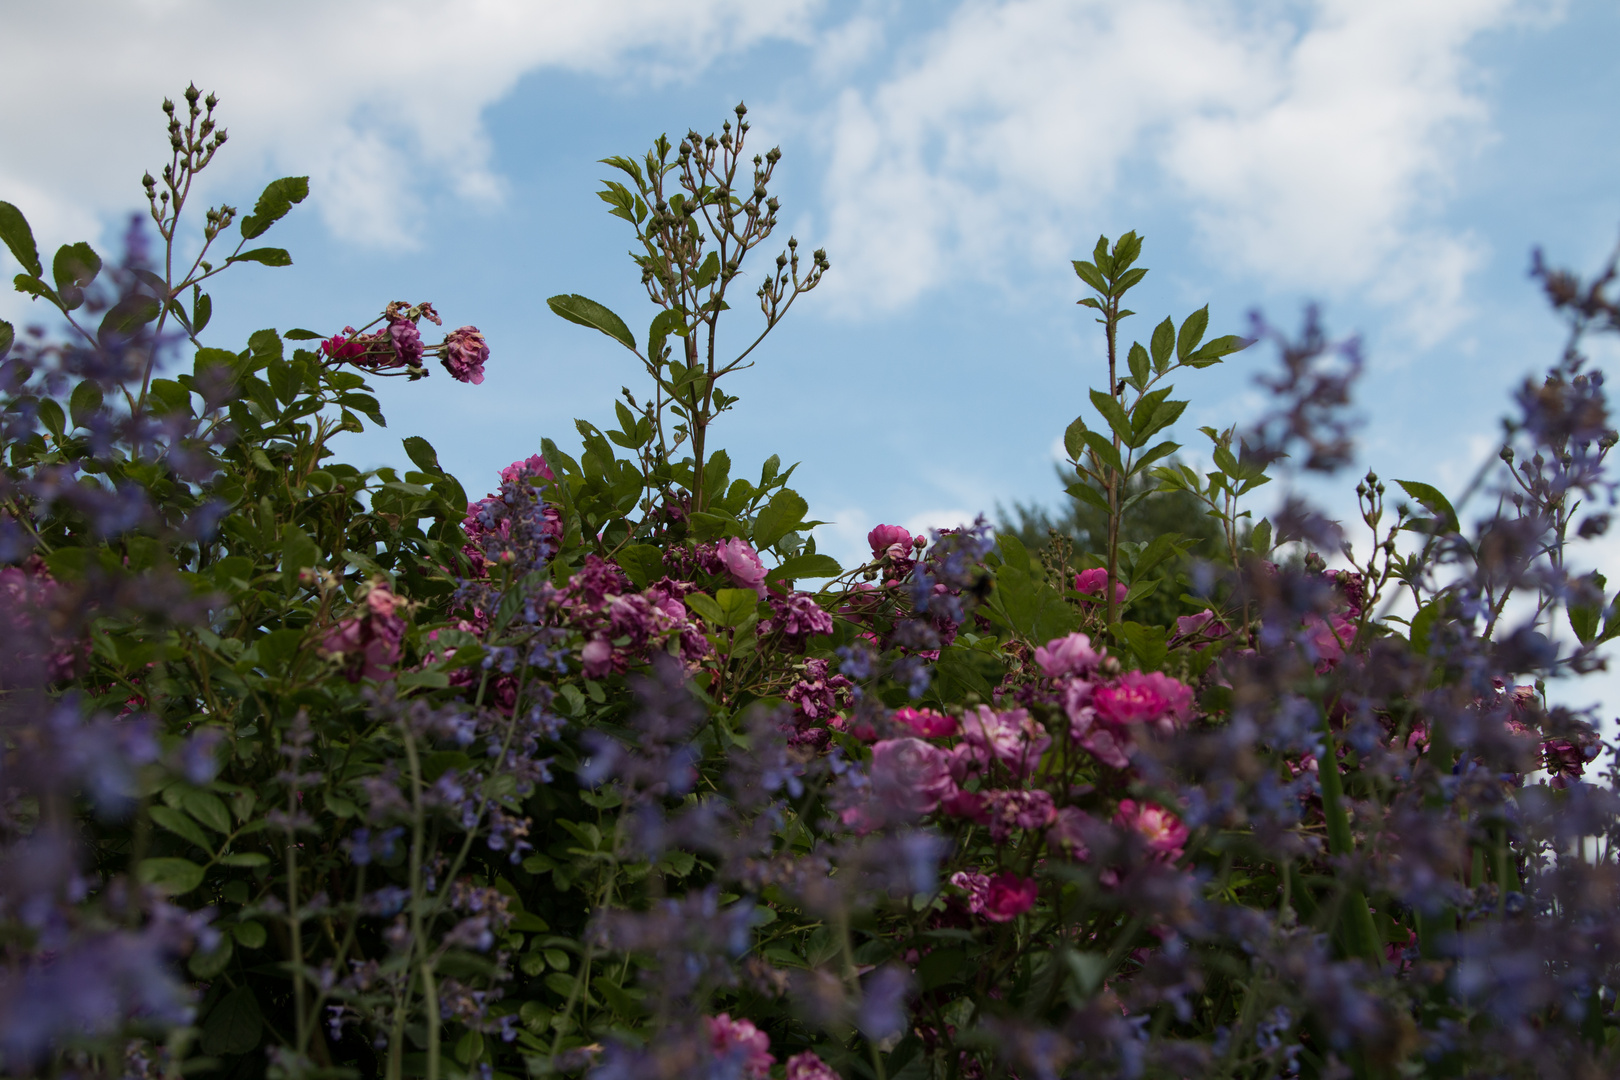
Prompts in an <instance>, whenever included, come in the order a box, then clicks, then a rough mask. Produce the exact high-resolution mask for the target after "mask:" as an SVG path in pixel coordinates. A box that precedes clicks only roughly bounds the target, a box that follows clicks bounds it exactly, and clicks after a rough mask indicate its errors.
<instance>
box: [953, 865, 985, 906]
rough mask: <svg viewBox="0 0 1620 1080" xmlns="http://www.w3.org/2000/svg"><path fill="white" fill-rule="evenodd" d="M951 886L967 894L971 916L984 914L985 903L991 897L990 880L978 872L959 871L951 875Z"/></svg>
mask: <svg viewBox="0 0 1620 1080" xmlns="http://www.w3.org/2000/svg"><path fill="white" fill-rule="evenodd" d="M951 884H952V885H955V886H956V887H957V888H958V889H961V890H962V891H963V892H965V893H967V909H968V912H969V913H970V914H973V915H981V914H983V913H984V902H985V900H987V899H988V898H989V896H990V879H989V878H988V877H986V876H985V875H983V874H981V873H979V872H978V871H977V870H958V871H957V872H956V873H954V874H952V875H951Z"/></svg>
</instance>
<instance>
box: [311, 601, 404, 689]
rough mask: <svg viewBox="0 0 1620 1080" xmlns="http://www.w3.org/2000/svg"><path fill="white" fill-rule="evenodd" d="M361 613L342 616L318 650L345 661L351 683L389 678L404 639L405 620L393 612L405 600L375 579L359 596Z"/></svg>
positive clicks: (401, 605) (392, 674)
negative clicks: (374, 582)
mask: <svg viewBox="0 0 1620 1080" xmlns="http://www.w3.org/2000/svg"><path fill="white" fill-rule="evenodd" d="M362 600H363V608H362V611H361V614H359V615H356V616H353V617H352V618H348V619H344V620H342V621H341V622H339V623H338V624H337V626H335V627H333V628H332V629H331V630H330V631H328V632H327V634H326V637H325V638H324V639H322V641H321V646H320V651H321V652H322V653H323V654H325V655H327V656H335V657H337V658H338V659H339V660H341V661H342V662H343V664H344V667H345V671H344V674H345V675H346V676H347V677H348V680H349V681H350V682H359V681H360V680H361V679H377V680H382V679H391V678H393V677H394V673H393V672H392V671H390V670H389V669H390V668H392V667H393V666H394V665H395V664H397V663H398V662H399V650H400V643H401V642H402V641H403V640H404V638H405V620H404V619H402V618H400V616H399V615H397V614H395V611H396V609H398V608H403V607H404V606H405V602H404V601H403V600H401V599H400V598H399V597H397V596H395V595H394V594H393V593H392V592H390V591H389V589H388V586H387V585H385V584H383V583H381V582H378V583H377V584H375V585H372V586H371V588H370V589H369V591H367V593H366V594H365V596H364V597H363V598H362Z"/></svg>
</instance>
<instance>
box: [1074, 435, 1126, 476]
mask: <svg viewBox="0 0 1620 1080" xmlns="http://www.w3.org/2000/svg"><path fill="white" fill-rule="evenodd" d="M1084 438H1085V440H1086V446H1087V448H1089V449H1090V450H1091V452H1092V453H1093V454H1096V455H1097V460H1098V461H1101V462H1102V463H1103V465H1105V466H1107V467H1108V468H1110V469H1112V470H1114V471H1115V472H1117V473H1123V472H1124V471H1125V467H1124V466H1123V465H1122V464H1121V463H1120V460H1119V451H1118V450H1115V449H1114V444H1113V443H1111V442H1109V441H1108V439H1107V437H1106V436H1104V435H1103V433H1102V432H1100V431H1088V432H1086V433H1085V436H1084Z"/></svg>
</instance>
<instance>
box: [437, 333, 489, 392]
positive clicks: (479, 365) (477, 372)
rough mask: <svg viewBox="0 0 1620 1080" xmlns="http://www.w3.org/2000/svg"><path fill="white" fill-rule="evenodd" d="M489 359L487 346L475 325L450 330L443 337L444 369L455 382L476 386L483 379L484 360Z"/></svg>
mask: <svg viewBox="0 0 1620 1080" xmlns="http://www.w3.org/2000/svg"><path fill="white" fill-rule="evenodd" d="M488 359H489V346H488V345H486V344H485V343H484V335H483V333H482V332H481V331H480V330H479V329H478V327H476V326H463V327H462V328H461V329H460V330H452V331H450V333H449V334H447V335H446V336H445V339H444V369H445V370H446V371H448V372H449V373H450V377H451V378H452V379H455V380H456V381H457V382H464V383H472V384H473V385H474V386H477V385H478V384H479V383H481V382H483V381H484V361H485V360H488Z"/></svg>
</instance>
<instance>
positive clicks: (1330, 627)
mask: <svg viewBox="0 0 1620 1080" xmlns="http://www.w3.org/2000/svg"><path fill="white" fill-rule="evenodd" d="M1305 633H1306V640H1307V641H1309V642H1310V644H1311V646H1312V647H1313V648H1314V649H1315V650H1316V673H1317V674H1318V675H1326V674H1327V673H1328V672H1329V671H1332V670H1333V669H1334V668H1335V667H1337V666H1338V663H1339V661H1340V660H1343V659H1344V650H1345V649H1346V648H1348V647H1349V645H1350V643H1351V642H1352V641H1354V640H1355V637H1356V624H1355V623H1354V622H1352V621H1351V620H1349V619H1347V618H1345V617H1344V616H1343V615H1339V614H1334V615H1330V616H1328V618H1327V619H1326V620H1324V619H1323V618H1322V617H1321V616H1320V615H1307V616H1305Z"/></svg>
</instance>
